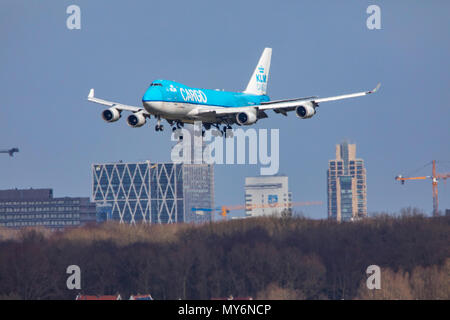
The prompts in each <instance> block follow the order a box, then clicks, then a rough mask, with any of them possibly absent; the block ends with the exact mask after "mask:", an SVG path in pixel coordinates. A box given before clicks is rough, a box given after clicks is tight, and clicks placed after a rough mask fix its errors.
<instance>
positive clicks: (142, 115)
mask: <svg viewBox="0 0 450 320" xmlns="http://www.w3.org/2000/svg"><path fill="white" fill-rule="evenodd" d="M271 57H272V48H265V49H264V51H263V53H262V55H261V57H260V59H259V61H258V64H257V65H256V68H255V70H254V71H253V74H252V76H251V78H250V81H249V82H248V85H247V88H246V89H245V90H244V91H243V92H230V91H223V90H217V89H216V90H210V89H198V88H191V87H188V86H186V85H184V84H181V83H178V82H175V81H169V80H155V81H153V82H152V83H151V84H150V86H149V88H148V89H147V91H146V92H145V93H144V96H143V97H142V105H143V106H142V107H135V106H129V105H125V104H121V103H117V102H112V101H107V100H103V99H99V98H96V97H95V96H94V89H91V90H90V92H89V95H88V100H89V101H91V102H95V103H99V104H102V105H106V106H108V107H109V108H108V109H106V110H104V111H103V112H102V118H103V119H104V120H105V121H107V122H115V121H117V120H119V119H120V118H121V115H122V112H123V111H129V112H131V114H130V115H129V116H128V117H127V123H128V125H129V126H130V127H133V128H139V127H142V126H143V125H144V124H146V122H147V119H150V117H151V116H153V117H154V118H156V121H157V123H156V126H155V130H156V131H163V129H164V126H163V125H162V124H161V119H162V118H163V119H166V121H167V122H168V123H169V124H170V126H171V127H172V130H173V131H175V130H176V129H180V128H181V127H183V126H184V123H194V121H201V122H202V125H203V128H204V130H202V134H203V135H204V134H205V130H210V129H211V127H215V128H216V129H217V134H218V135H226V136H228V135H227V131H228V130H230V131H231V129H232V127H231V126H232V125H234V124H236V125H239V126H247V125H252V124H254V123H256V122H257V121H258V120H259V119H263V118H267V117H268V115H267V113H266V111H268V110H273V111H274V112H276V113H279V114H282V115H284V116H287V112H289V111H295V114H296V115H297V117H299V118H301V119H309V118H311V117H313V116H314V115H315V114H316V109H317V107H318V106H319V104H320V103H322V102H328V101H336V100H341V99H348V98H355V97H360V96H365V95H368V94H371V93H374V92H376V91H377V90H378V89H379V88H380V85H381V84H380V83H379V84H378V85H377V86H376V87H375V89H373V90H370V91H363V92H357V93H351V94H345V95H339V96H333V97H327V98H319V97H316V96H312V97H304V98H297V99H288V100H270V98H269V96H268V95H267V94H266V93H267V82H268V79H269V70H270V61H271ZM222 124H223V125H224V126H223V128H222V129H220V125H222Z"/></svg>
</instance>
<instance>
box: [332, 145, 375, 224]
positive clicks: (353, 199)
mask: <svg viewBox="0 0 450 320" xmlns="http://www.w3.org/2000/svg"><path fill="white" fill-rule="evenodd" d="M327 184H328V218H331V219H335V220H337V221H350V220H355V219H358V218H363V217H366V216H367V184H366V169H365V168H364V160H362V159H357V158H356V145H355V144H349V143H347V142H343V143H341V144H338V145H336V159H333V160H329V161H328V171H327Z"/></svg>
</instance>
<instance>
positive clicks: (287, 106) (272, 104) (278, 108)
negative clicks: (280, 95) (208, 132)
mask: <svg viewBox="0 0 450 320" xmlns="http://www.w3.org/2000/svg"><path fill="white" fill-rule="evenodd" d="M380 85H381V84H380V83H379V84H378V85H377V86H376V87H375V88H374V89H373V90H370V91H362V92H356V93H351V94H344V95H340V96H333V97H327V98H318V97H315V96H314V97H305V98H298V99H289V100H276V101H268V102H263V103H261V104H260V105H257V106H249V107H237V108H220V109H219V108H217V109H213V110H199V111H198V115H203V113H204V112H207V113H215V114H216V115H217V116H218V117H224V116H227V115H233V114H236V113H239V112H244V111H247V110H249V109H255V108H256V109H257V110H258V118H260V117H259V115H265V113H264V111H265V110H274V111H275V112H276V113H281V114H283V115H285V116H286V115H287V112H289V111H293V110H295V108H297V107H298V106H300V105H302V104H303V103H306V102H312V103H313V104H314V105H315V106H318V105H319V103H322V102H328V101H336V100H342V99H349V98H356V97H361V96H365V95H368V94H371V93H374V92H376V91H377V90H378V89H379V88H380ZM263 117H267V115H266V116H263Z"/></svg>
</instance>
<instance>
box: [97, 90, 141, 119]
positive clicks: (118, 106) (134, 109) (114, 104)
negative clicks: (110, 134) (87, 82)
mask: <svg viewBox="0 0 450 320" xmlns="http://www.w3.org/2000/svg"><path fill="white" fill-rule="evenodd" d="M88 100H89V101H91V102H95V103H99V104H103V105H105V106H108V107H114V108H116V109H117V110H126V111H131V112H139V111H143V112H144V113H147V111H145V109H144V108H142V107H134V106H128V105H126V104H121V103H117V102H112V101H107V100H103V99H99V98H96V97H94V89H91V90H90V91H89V95H88Z"/></svg>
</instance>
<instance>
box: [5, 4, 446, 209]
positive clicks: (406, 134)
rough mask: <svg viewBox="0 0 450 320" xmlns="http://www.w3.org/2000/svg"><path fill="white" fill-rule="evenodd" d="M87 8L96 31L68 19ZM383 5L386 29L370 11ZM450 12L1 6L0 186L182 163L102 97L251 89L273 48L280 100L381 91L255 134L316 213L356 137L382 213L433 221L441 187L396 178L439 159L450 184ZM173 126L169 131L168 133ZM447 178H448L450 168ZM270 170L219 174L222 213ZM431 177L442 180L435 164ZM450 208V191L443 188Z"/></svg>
mask: <svg viewBox="0 0 450 320" xmlns="http://www.w3.org/2000/svg"><path fill="white" fill-rule="evenodd" d="M71 4H76V5H79V6H80V8H81V19H82V21H81V30H68V29H67V28H66V19H67V17H68V15H67V14H66V8H67V7H68V6H69V5H71ZM371 4H377V5H379V6H380V8H381V25H382V29H381V30H369V29H367V27H366V19H367V17H368V15H367V14H366V8H367V7H368V6H369V5H371ZM449 9H450V2H448V1H444V0H442V1H428V2H426V4H425V2H423V1H375V0H373V1H361V0H354V1H339V2H338V1H283V2H281V1H223V2H215V1H170V2H167V1H128V2H125V1H121V2H119V1H114V2H113V1H101V0H97V1H20V0H3V1H2V2H1V3H0V43H1V50H0V66H1V73H0V96H1V104H0V137H1V138H0V148H7V147H15V146H17V147H19V148H20V153H19V154H17V156H16V157H14V158H9V157H7V156H6V155H3V156H2V157H1V158H0V171H1V173H0V176H1V179H0V189H8V188H15V187H17V188H28V187H34V188H39V187H51V188H53V189H54V194H55V196H66V195H68V196H90V194H91V180H92V177H91V164H92V163H95V162H104V161H105V162H106V161H108V162H110V161H118V160H123V161H140V160H146V159H150V160H151V161H169V160H170V146H172V145H173V142H171V141H170V132H169V131H168V130H166V131H165V132H164V133H162V134H161V133H156V132H155V131H154V122H151V123H150V126H145V127H143V128H140V129H131V128H129V127H128V126H127V125H126V123H125V121H123V120H124V119H121V120H122V121H119V122H117V123H114V124H108V123H105V122H104V121H103V120H101V117H100V112H101V110H102V108H101V107H100V106H97V105H94V104H91V103H89V102H87V101H86V96H87V94H88V91H89V89H90V88H92V87H93V88H95V89H96V95H97V96H99V97H103V98H107V99H109V100H114V101H120V102H123V103H126V104H130V105H137V106H139V105H140V104H141V97H142V95H143V93H144V91H145V89H146V88H147V86H148V85H149V83H150V82H151V81H152V80H154V79H169V80H176V81H179V82H182V83H185V84H186V85H189V86H193V87H205V88H212V89H215V88H223V89H226V90H236V91H242V90H243V89H244V88H245V86H246V84H247V82H248V80H249V77H250V75H251V73H252V71H253V69H254V67H255V64H256V62H257V60H258V58H259V56H260V54H261V52H262V50H263V48H264V47H272V48H273V56H272V65H271V70H270V80H269V85H268V94H269V95H270V96H271V98H272V99H283V98H295V97H302V96H310V95H318V96H329V95H336V94H343V93H350V92H355V91H360V90H366V89H371V88H373V87H374V86H375V85H376V84H377V83H378V82H382V87H381V90H380V92H379V93H377V94H375V95H371V96H368V97H363V98H357V99H353V100H344V101H338V102H330V103H324V104H322V105H321V106H320V108H319V110H318V114H317V115H316V116H315V117H314V118H312V119H309V120H300V119H298V118H296V117H295V116H294V115H293V114H291V115H290V116H289V117H287V118H286V117H283V116H281V115H278V114H274V113H270V120H268V119H264V120H262V121H260V122H258V124H257V125H256V128H268V129H270V128H279V129H280V173H282V174H286V175H288V176H289V179H290V181H289V182H290V188H291V191H292V193H293V199H294V201H323V202H324V205H323V206H316V207H305V208H302V210H303V211H304V212H305V214H306V215H308V216H310V217H313V218H325V217H326V169H327V163H328V160H329V159H331V158H333V157H334V154H335V144H337V143H339V142H341V141H343V140H344V139H348V140H349V141H350V142H353V143H356V144H357V155H358V157H361V158H363V159H364V160H365V163H366V168H367V181H368V210H369V212H376V211H387V212H395V211H398V210H399V209H400V208H403V207H407V206H416V207H419V208H422V209H423V210H425V211H426V212H428V213H430V212H431V210H432V198H431V195H432V193H431V182H430V181H415V182H411V183H407V184H406V185H404V186H402V185H400V184H399V183H397V182H396V181H395V180H394V177H395V176H396V175H397V174H399V173H404V174H405V173H408V172H411V171H413V170H414V169H416V168H419V167H421V166H422V165H424V164H425V163H428V162H430V161H431V160H432V159H437V160H442V161H447V164H445V163H443V164H442V166H441V167H438V171H445V172H450V166H449V165H448V163H449V162H448V161H450V148H449V146H450V143H449V142H450V126H449V119H450V107H449V106H450V103H449V101H450V90H449V83H450V61H449V59H448V57H449V54H450V41H449V39H450V19H449V18H448V16H449V14H450V10H449ZM167 127H168V126H166V128H167ZM439 169H441V170H439ZM258 173H259V167H258V166H253V165H252V166H251V165H246V166H244V165H240V166H239V165H232V166H226V165H217V166H216V168H215V177H216V181H215V190H216V196H215V200H216V204H217V205H222V204H228V205H231V204H239V203H243V202H244V179H245V177H246V176H254V175H257V174H258ZM416 173H417V174H423V175H427V174H430V173H431V167H427V168H426V169H423V170H419V171H418V172H416ZM439 188H440V189H439V195H440V206H441V209H445V208H450V186H448V185H445V184H444V183H441V184H440V186H439Z"/></svg>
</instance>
